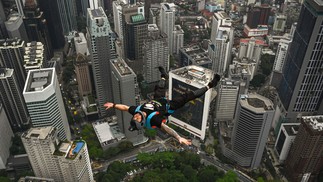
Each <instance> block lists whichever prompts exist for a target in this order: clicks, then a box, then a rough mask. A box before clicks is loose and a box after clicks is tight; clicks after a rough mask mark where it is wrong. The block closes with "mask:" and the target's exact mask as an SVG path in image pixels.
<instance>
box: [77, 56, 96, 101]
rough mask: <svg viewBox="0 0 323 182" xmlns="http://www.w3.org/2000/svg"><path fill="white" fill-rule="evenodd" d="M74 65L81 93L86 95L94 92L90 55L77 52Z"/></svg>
mask: <svg viewBox="0 0 323 182" xmlns="http://www.w3.org/2000/svg"><path fill="white" fill-rule="evenodd" d="M74 67H75V74H76V80H77V84H78V85H77V86H78V90H79V95H80V96H86V95H89V94H92V82H91V75H90V67H89V59H88V57H87V56H84V55H83V54H77V57H76V60H75V63H74Z"/></svg>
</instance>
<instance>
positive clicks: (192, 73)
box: [168, 65, 216, 140]
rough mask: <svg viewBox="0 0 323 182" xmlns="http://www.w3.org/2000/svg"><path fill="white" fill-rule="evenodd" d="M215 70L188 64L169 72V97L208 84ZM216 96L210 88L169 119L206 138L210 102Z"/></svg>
mask: <svg viewBox="0 0 323 182" xmlns="http://www.w3.org/2000/svg"><path fill="white" fill-rule="evenodd" d="M213 74H214V73H213V71H211V70H209V69H206V68H203V67H200V66H195V65H192V66H186V67H182V68H179V69H176V70H172V71H170V72H169V89H168V93H169V99H170V100H171V99H172V98H175V97H178V96H180V95H182V94H184V93H185V92H187V91H189V90H192V91H193V90H196V89H199V88H202V87H204V86H205V85H207V84H208V83H209V82H210V80H211V79H212V77H213ZM215 96H216V92H215V91H214V90H213V89H210V90H208V91H207V92H206V93H205V94H204V95H203V96H201V97H199V98H197V99H195V100H193V101H190V102H188V103H186V104H185V106H183V107H182V108H180V109H177V110H176V112H175V113H174V114H172V115H171V116H169V120H170V121H171V122H172V123H173V124H175V125H177V126H179V127H181V128H183V129H185V130H186V131H188V132H190V133H191V134H193V135H195V136H197V137H198V138H200V139H201V140H204V138H205V132H206V125H207V122H208V116H209V111H210V103H211V101H212V100H213V99H214V97H215Z"/></svg>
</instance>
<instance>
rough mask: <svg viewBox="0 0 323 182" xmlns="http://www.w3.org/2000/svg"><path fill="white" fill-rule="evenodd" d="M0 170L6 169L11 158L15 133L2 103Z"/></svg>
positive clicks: (0, 110) (0, 106)
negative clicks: (12, 139) (12, 140)
mask: <svg viewBox="0 0 323 182" xmlns="http://www.w3.org/2000/svg"><path fill="white" fill-rule="evenodd" d="M0 125H1V127H0V133H1V139H0V170H2V169H6V164H7V159H8V158H9V156H10V151H9V149H10V147H11V138H12V137H13V132H12V129H11V127H10V124H9V120H8V118H7V115H6V112H5V111H4V109H3V107H2V104H1V102H0Z"/></svg>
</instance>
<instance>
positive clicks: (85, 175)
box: [21, 126, 94, 182]
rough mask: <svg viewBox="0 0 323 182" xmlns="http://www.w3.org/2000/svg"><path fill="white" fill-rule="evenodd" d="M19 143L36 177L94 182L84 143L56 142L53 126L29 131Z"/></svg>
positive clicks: (55, 131)
mask: <svg viewBox="0 0 323 182" xmlns="http://www.w3.org/2000/svg"><path fill="white" fill-rule="evenodd" d="M21 139H22V143H23V145H24V147H25V149H26V152H27V154H28V157H29V160H30V163H31V166H32V168H33V172H34V174H35V176H36V177H41V178H51V179H54V181H81V182H92V181H94V179H93V174H92V169H91V163H90V158H89V153H88V149H87V145H86V143H85V141H84V140H76V141H68V140H59V138H58V137H57V130H56V128H54V127H52V126H47V127H41V128H31V129H30V130H28V131H27V132H25V133H23V134H22V136H21Z"/></svg>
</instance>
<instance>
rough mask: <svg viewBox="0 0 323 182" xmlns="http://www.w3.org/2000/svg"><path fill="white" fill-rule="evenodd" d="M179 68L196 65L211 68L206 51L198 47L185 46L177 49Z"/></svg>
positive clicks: (210, 61)
mask: <svg viewBox="0 0 323 182" xmlns="http://www.w3.org/2000/svg"><path fill="white" fill-rule="evenodd" d="M179 58H180V66H188V65H197V66H202V67H204V68H208V69H211V68H212V60H211V59H210V58H209V57H208V53H207V51H205V50H204V49H202V48H201V47H200V46H199V45H192V46H185V47H182V48H180V49H179Z"/></svg>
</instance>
